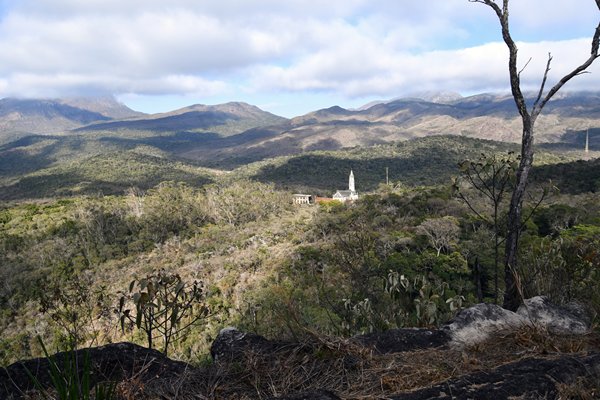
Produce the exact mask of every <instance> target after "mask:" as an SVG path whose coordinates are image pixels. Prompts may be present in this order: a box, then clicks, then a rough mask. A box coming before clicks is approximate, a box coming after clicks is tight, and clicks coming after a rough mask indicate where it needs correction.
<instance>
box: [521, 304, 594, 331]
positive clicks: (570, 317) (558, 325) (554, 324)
mask: <svg viewBox="0 0 600 400" xmlns="http://www.w3.org/2000/svg"><path fill="white" fill-rule="evenodd" d="M517 314H519V315H520V316H522V317H523V318H525V319H527V320H529V322H530V323H531V324H533V325H535V326H539V327H543V328H545V329H547V330H548V331H549V332H551V333H555V334H559V335H584V334H586V333H589V332H590V329H591V324H590V318H589V316H588V315H587V312H586V310H585V308H584V307H583V306H582V305H580V304H577V303H570V304H567V305H565V306H557V305H555V304H552V302H551V301H550V300H548V298H547V297H544V296H536V297H532V298H531V299H527V300H525V303H524V304H522V305H521V307H519V309H518V310H517Z"/></svg>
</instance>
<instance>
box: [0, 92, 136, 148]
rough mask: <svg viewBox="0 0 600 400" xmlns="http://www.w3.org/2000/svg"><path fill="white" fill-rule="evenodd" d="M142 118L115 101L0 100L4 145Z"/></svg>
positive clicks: (1, 135) (1, 139) (1, 129)
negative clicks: (119, 120)
mask: <svg viewBox="0 0 600 400" xmlns="http://www.w3.org/2000/svg"><path fill="white" fill-rule="evenodd" d="M140 115H142V114H141V113H138V112H136V111H133V110H131V109H129V108H128V107H126V106H125V105H123V104H121V103H119V102H117V101H116V100H115V99H113V98H73V99H15V98H5V99H1V100H0V143H7V142H9V141H11V140H15V139H17V138H19V137H23V136H26V135H28V134H44V135H48V134H58V133H63V132H65V131H68V130H71V129H75V128H79V127H81V126H85V125H88V124H91V123H93V122H98V121H110V120H113V119H121V118H132V117H139V116H140Z"/></svg>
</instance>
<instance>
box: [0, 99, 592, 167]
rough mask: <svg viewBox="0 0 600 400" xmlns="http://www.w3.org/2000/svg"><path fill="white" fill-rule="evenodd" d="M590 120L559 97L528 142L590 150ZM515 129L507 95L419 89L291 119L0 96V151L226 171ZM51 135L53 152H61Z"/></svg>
mask: <svg viewBox="0 0 600 400" xmlns="http://www.w3.org/2000/svg"><path fill="white" fill-rule="evenodd" d="M530 102H531V100H530ZM599 121H600V92H580V93H576V92H573V93H569V92H563V93H560V94H559V95H557V96H555V98H554V99H553V100H552V101H551V102H549V103H548V104H547V106H546V108H545V110H544V113H542V115H541V116H540V117H539V119H538V121H537V124H536V142H537V143H544V142H546V143H569V144H577V145H579V144H580V143H581V146H582V147H583V144H582V143H583V137H584V136H583V135H584V134H585V132H586V131H588V130H589V132H590V138H591V141H590V146H591V147H592V148H596V146H598V145H599V144H598V143H597V142H598V140H600V122H599ZM521 133H522V132H521V120H520V117H519V115H518V113H517V110H516V107H515V105H514V101H513V99H512V96H510V95H509V94H491V93H483V94H479V95H473V96H468V97H462V96H460V95H458V94H456V93H451V92H448V93H446V92H439V93H438V92H423V93H416V94H413V95H410V96H409V97H404V98H396V99H392V100H389V101H380V102H375V103H372V104H369V105H365V106H364V107H361V108H360V109H356V110H349V109H344V108H342V107H339V106H332V107H329V108H325V109H321V110H316V111H314V112H311V113H308V114H305V115H302V116H298V117H295V118H292V119H286V118H283V117H280V116H277V115H274V114H271V113H269V112H266V111H263V110H261V109H260V108H258V107H256V106H253V105H250V104H246V103H241V102H230V103H226V104H219V105H202V104H195V105H191V106H188V107H184V108H181V109H178V110H174V111H171V112H166V113H159V114H143V113H139V112H136V111H133V110H131V109H129V108H128V107H126V106H125V105H123V104H121V103H119V102H118V101H116V100H115V99H112V98H102V99H92V98H87V99H85V98H84V99H71V100H18V99H3V100H0V145H2V144H5V146H2V148H0V155H1V154H2V153H4V152H6V151H15V150H16V149H18V151H26V152H29V153H31V151H33V150H31V149H33V148H34V147H35V146H37V147H36V148H39V147H40V146H42V144H40V143H43V140H42V139H43V137H44V136H46V135H52V136H56V137H61V136H69V137H77V140H75V141H72V142H73V143H74V142H77V143H81V145H80V147H67V148H64V147H61V149H62V150H61V151H62V152H63V153H64V154H66V155H67V156H68V157H71V158H72V156H73V153H74V152H77V151H81V150H78V149H85V151H86V152H88V154H96V153H98V152H101V151H104V150H98V148H108V147H110V148H112V149H133V148H136V147H137V146H146V147H147V146H150V147H152V148H154V149H156V151H159V152H162V153H164V154H165V155H167V156H168V157H175V158H178V159H181V158H183V159H187V160H190V161H192V162H194V163H197V164H198V165H204V166H210V167H219V168H226V169H230V168H235V167H237V166H240V165H243V164H247V163H249V162H254V161H259V160H262V159H266V158H272V157H277V156H284V155H292V154H301V153H303V152H307V151H314V150H338V149H347V148H352V147H357V146H358V147H369V146H373V145H378V144H386V143H394V142H398V141H404V140H409V139H414V138H421V137H429V136H435V135H457V136H464V137H470V138H479V139H490V140H496V141H503V142H518V141H519V140H520V137H521ZM33 134H37V135H41V137H38V138H37V139H36V140H35V143H36V144H33V142H31V143H32V144H30V145H24V143H28V142H20V141H16V140H17V139H19V138H23V137H25V136H28V135H33ZM56 137H55V138H54V139H52V140H53V141H54V142H53V143H55V144H54V146H62V145H59V144H57V142H56V141H57V140H59V139H57V138H56ZM90 140H92V141H93V142H90ZM11 142H12V143H13V144H12V145H11V144H10V143H11ZM65 143H66V142H65ZM85 143H88V145H84V144H85ZM90 143H91V144H90ZM36 151H37V150H36ZM69 152H70V153H69ZM5 154H6V153H5Z"/></svg>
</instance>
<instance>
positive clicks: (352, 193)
mask: <svg viewBox="0 0 600 400" xmlns="http://www.w3.org/2000/svg"><path fill="white" fill-rule="evenodd" d="M333 199H334V200H339V201H341V202H343V203H345V202H347V201H354V200H358V192H357V191H356V187H355V186H354V173H353V172H352V170H350V177H349V178H348V190H338V191H337V192H335V193H334V194H333Z"/></svg>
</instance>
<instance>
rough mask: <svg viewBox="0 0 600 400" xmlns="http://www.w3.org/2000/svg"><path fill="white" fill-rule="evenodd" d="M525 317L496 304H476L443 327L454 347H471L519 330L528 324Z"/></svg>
mask: <svg viewBox="0 0 600 400" xmlns="http://www.w3.org/2000/svg"><path fill="white" fill-rule="evenodd" d="M527 322H528V321H527V319H526V318H524V317H523V316H521V315H519V314H517V313H514V312H512V311H509V310H505V309H504V308H502V307H500V306H497V305H495V304H484V303H480V304H476V305H474V306H473V307H469V308H466V309H464V310H462V311H460V312H459V313H458V314H457V315H456V317H454V318H453V319H452V320H450V321H449V322H448V323H447V324H445V325H444V326H443V327H442V330H444V331H446V332H447V333H448V335H449V336H450V338H451V340H450V345H451V346H454V347H463V346H471V345H474V344H477V343H481V342H484V341H486V340H487V339H488V338H490V336H491V335H492V334H494V333H495V332H499V331H505V330H511V329H517V328H519V327H521V326H523V325H525V324H526V323H527Z"/></svg>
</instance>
